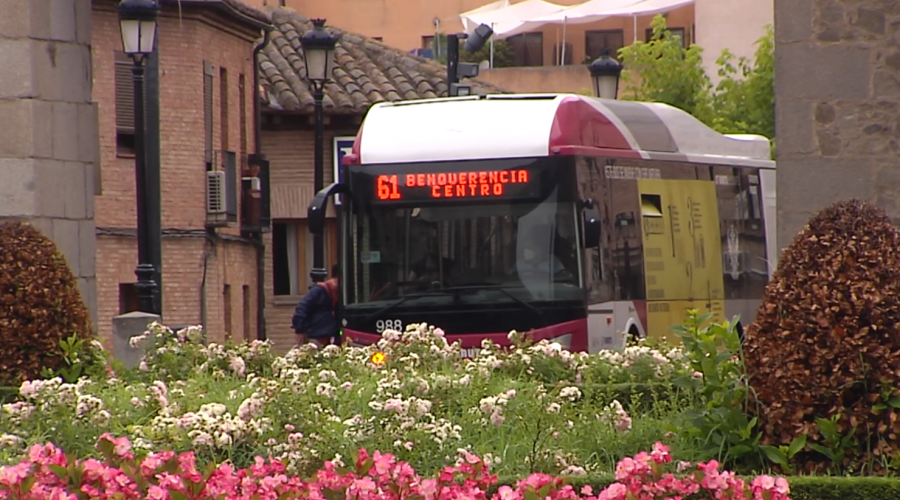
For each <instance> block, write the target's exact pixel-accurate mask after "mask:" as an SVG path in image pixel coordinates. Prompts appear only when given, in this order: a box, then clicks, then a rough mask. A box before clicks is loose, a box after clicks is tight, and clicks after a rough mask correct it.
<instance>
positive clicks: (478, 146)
mask: <svg viewBox="0 0 900 500" xmlns="http://www.w3.org/2000/svg"><path fill="white" fill-rule="evenodd" d="M575 154H577V155H587V156H604V157H611V158H635V159H650V160H654V159H655V160H667V161H684V162H694V163H703V164H715V165H734V166H754V167H761V168H774V167H775V162H773V161H771V159H770V158H771V156H770V148H769V140H768V139H766V138H765V137H762V136H757V135H723V134H720V133H718V132H716V131H715V130H713V129H711V128H709V127H707V126H706V125H705V124H703V123H702V122H700V121H699V120H697V119H696V118H694V117H693V116H691V115H689V114H688V113H686V112H684V111H682V110H680V109H678V108H675V107H672V106H669V105H666V104H661V103H651V102H637V101H619V100H610V99H598V98H594V97H588V96H583V95H577V94H495V95H487V96H466V97H450V98H440V99H421V100H410V101H397V102H383V103H379V104H376V105H374V106H372V107H371V108H370V109H369V112H368V113H367V114H366V117H365V120H364V121H363V125H362V127H361V128H360V131H359V134H358V135H357V138H356V142H355V144H354V147H353V154H352V155H348V156H349V157H347V158H346V161H347V163H352V164H359V163H362V164H376V163H408V162H424V161H450V160H472V159H489V158H514V157H536V156H554V155H575Z"/></svg>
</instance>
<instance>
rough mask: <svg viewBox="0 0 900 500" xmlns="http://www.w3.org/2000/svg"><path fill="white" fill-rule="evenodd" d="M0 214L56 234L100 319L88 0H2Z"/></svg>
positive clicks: (52, 235) (94, 314)
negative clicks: (60, 0) (28, 222)
mask: <svg viewBox="0 0 900 500" xmlns="http://www.w3.org/2000/svg"><path fill="white" fill-rule="evenodd" d="M0 61H2V67H3V69H2V71H0V117H2V120H3V127H2V130H0V221H3V220H9V219H18V220H26V221H30V222H31V223H32V224H33V225H35V226H36V227H38V228H39V229H40V230H41V231H42V232H43V233H44V234H45V235H47V236H48V237H50V238H51V239H53V241H54V242H55V243H56V245H57V246H58V247H59V249H60V251H62V253H63V254H65V256H66V260H67V261H68V263H69V266H70V267H71V269H72V271H73V273H74V274H75V276H77V278H78V286H79V288H80V290H81V295H82V297H83V299H84V301H85V303H86V304H87V306H88V308H89V310H90V311H91V315H92V317H93V319H94V320H95V321H96V320H97V294H96V290H97V288H96V284H95V274H96V273H95V260H94V242H95V239H94V221H93V218H94V199H93V196H94V193H95V192H96V189H97V188H98V184H97V182H96V179H97V178H98V175H99V173H98V171H97V169H98V166H99V165H98V152H97V106H96V105H95V104H94V103H93V102H92V101H91V1H90V0H68V1H65V2H59V1H51V0H29V1H27V2H23V1H21V0H0Z"/></svg>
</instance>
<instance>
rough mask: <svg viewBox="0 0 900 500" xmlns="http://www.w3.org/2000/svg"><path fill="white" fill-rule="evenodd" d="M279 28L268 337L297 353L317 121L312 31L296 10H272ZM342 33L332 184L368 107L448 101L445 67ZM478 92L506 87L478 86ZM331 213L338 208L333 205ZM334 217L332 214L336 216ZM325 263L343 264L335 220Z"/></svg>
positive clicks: (272, 91)
mask: <svg viewBox="0 0 900 500" xmlns="http://www.w3.org/2000/svg"><path fill="white" fill-rule="evenodd" d="M268 13H269V14H270V16H271V18H272V23H273V25H274V28H275V29H274V30H273V31H272V32H271V35H270V38H271V40H270V43H269V44H268V45H267V46H266V48H265V49H264V50H263V52H262V54H261V56H262V57H261V62H260V70H261V73H262V87H263V89H262V91H263V96H264V98H265V100H266V104H265V105H264V107H263V110H262V113H263V124H262V148H263V153H264V154H265V155H266V156H267V158H268V159H269V161H270V162H271V164H270V167H271V186H272V191H271V212H272V232H271V233H267V234H266V236H265V245H266V249H267V254H266V280H267V281H266V287H265V288H266V332H267V337H268V338H269V339H271V340H273V341H274V342H275V345H276V348H278V349H279V350H281V351H283V350H286V349H288V348H290V347H291V345H292V342H293V336H292V334H293V332H292V330H291V315H292V314H293V311H294V306H296V304H297V302H298V301H299V300H300V299H301V298H302V295H303V294H304V293H305V292H306V290H307V289H308V287H309V284H310V279H309V271H310V270H311V269H312V237H310V236H309V233H308V228H307V225H306V210H307V207H308V206H309V202H310V201H311V200H312V197H313V194H314V192H313V191H314V189H313V161H314V159H313V148H314V121H313V97H312V94H311V92H310V89H309V87H308V86H307V84H306V82H305V81H304V79H303V76H304V75H305V72H306V70H305V66H304V61H303V55H302V51H301V50H300V45H299V38H300V37H301V36H302V35H303V33H305V32H306V30H308V29H310V28H311V27H312V24H311V23H309V22H308V20H307V19H306V18H304V17H303V16H301V15H299V14H297V13H296V12H294V11H292V10H290V9H273V10H269V12H268ZM331 29H332V30H333V31H334V32H335V33H337V34H339V35H340V42H339V45H338V47H337V51H336V55H335V57H336V60H337V61H336V62H337V64H336V67H335V71H334V82H333V83H330V84H329V85H327V86H326V89H325V92H326V96H325V99H324V112H325V184H326V185H327V184H329V183H330V182H332V179H333V178H334V165H335V161H334V155H333V152H334V151H335V144H336V141H335V139H336V138H337V139H341V138H343V139H344V140H345V141H346V140H350V141H352V139H353V138H354V137H355V136H356V133H357V131H358V129H359V125H360V123H361V122H362V118H363V116H364V115H365V113H366V111H367V110H368V108H369V106H371V105H372V104H374V103H377V102H381V101H397V100H401V99H422V98H433V97H443V96H446V95H447V85H446V81H445V79H446V69H445V68H444V67H443V66H442V65H440V64H438V63H436V62H434V61H430V60H427V59H422V58H420V57H417V56H413V55H410V54H408V53H406V52H404V51H401V50H397V49H394V48H391V47H388V46H387V45H385V44H383V43H381V42H379V41H377V40H374V39H371V38H366V37H364V36H361V35H357V34H354V33H350V32H343V31H340V30H338V29H335V28H331ZM471 83H472V84H473V91H474V92H476V93H497V92H502V90H501V89H499V88H497V87H494V86H492V85H490V84H486V83H484V82H480V81H477V80H476V81H473V82H471ZM329 210H332V211H333V207H332V206H331V204H329ZM330 215H331V216H332V217H333V216H334V214H333V212H332V213H331V214H330ZM324 240H325V253H326V260H327V262H326V264H327V267H328V268H329V269H330V267H331V264H332V263H334V262H335V261H336V259H337V233H336V226H335V224H334V219H331V220H330V221H329V224H328V227H327V228H326V237H325V238H324Z"/></svg>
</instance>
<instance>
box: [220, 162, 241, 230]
mask: <svg viewBox="0 0 900 500" xmlns="http://www.w3.org/2000/svg"><path fill="white" fill-rule="evenodd" d="M222 158H223V159H224V161H223V162H222V163H223V167H225V215H226V216H227V220H228V222H237V214H238V203H237V189H238V176H237V155H236V154H235V153H234V151H223V152H222Z"/></svg>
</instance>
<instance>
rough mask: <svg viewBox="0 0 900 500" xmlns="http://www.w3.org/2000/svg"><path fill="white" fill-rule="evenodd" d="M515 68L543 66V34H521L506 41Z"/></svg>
mask: <svg viewBox="0 0 900 500" xmlns="http://www.w3.org/2000/svg"><path fill="white" fill-rule="evenodd" d="M506 42H507V43H508V44H509V48H510V50H512V53H513V61H514V65H515V66H543V65H544V34H543V33H522V34H519V35H514V36H511V37H509V38H507V39H506Z"/></svg>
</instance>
